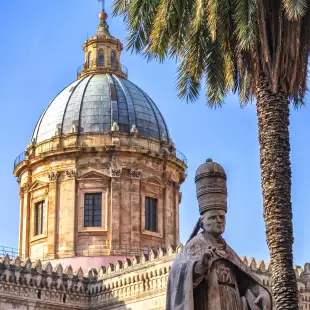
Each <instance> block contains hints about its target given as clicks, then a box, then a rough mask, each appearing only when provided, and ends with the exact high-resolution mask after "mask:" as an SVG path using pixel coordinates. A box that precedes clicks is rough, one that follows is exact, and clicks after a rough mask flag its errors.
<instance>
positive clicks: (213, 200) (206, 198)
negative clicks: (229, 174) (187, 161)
mask: <svg viewBox="0 0 310 310" xmlns="http://www.w3.org/2000/svg"><path fill="white" fill-rule="evenodd" d="M226 179H227V178H226V173H225V170H224V168H223V167H222V166H221V165H220V164H218V163H215V162H213V161H212V159H208V160H207V161H206V162H205V163H204V164H202V165H201V166H200V167H199V168H198V169H197V171H196V177H195V183H196V193H197V199H198V203H199V212H200V214H203V213H205V212H206V211H209V210H214V209H218V210H224V211H225V212H227V186H226Z"/></svg>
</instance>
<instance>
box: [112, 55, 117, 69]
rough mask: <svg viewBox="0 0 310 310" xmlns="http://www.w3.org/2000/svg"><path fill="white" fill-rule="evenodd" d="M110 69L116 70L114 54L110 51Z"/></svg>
mask: <svg viewBox="0 0 310 310" xmlns="http://www.w3.org/2000/svg"><path fill="white" fill-rule="evenodd" d="M111 67H112V68H113V69H116V68H117V62H116V52H115V51H112V52H111Z"/></svg>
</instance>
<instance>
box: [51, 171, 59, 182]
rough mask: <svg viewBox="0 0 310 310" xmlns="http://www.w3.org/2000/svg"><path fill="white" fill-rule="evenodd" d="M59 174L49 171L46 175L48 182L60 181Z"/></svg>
mask: <svg viewBox="0 0 310 310" xmlns="http://www.w3.org/2000/svg"><path fill="white" fill-rule="evenodd" d="M60 175H61V172H60V171H50V172H49V173H48V179H49V181H50V182H57V181H59V179H60Z"/></svg>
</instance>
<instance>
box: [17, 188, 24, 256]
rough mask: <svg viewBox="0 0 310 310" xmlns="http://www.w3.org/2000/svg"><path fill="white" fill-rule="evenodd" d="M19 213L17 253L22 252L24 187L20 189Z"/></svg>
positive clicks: (20, 253)
mask: <svg viewBox="0 0 310 310" xmlns="http://www.w3.org/2000/svg"><path fill="white" fill-rule="evenodd" d="M19 196H20V214H19V235H18V236H19V238H18V254H19V255H22V254H23V227H24V220H23V217H24V189H23V188H21V189H20V193H19Z"/></svg>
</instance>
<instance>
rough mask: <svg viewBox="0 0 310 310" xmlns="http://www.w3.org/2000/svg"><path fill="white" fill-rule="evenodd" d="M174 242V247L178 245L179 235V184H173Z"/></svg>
mask: <svg viewBox="0 0 310 310" xmlns="http://www.w3.org/2000/svg"><path fill="white" fill-rule="evenodd" d="M174 187H175V205H174V207H175V242H174V245H177V244H179V243H180V235H179V228H180V225H179V223H180V218H179V208H180V207H179V205H180V203H181V201H180V197H181V193H180V185H179V184H175V186H174Z"/></svg>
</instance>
